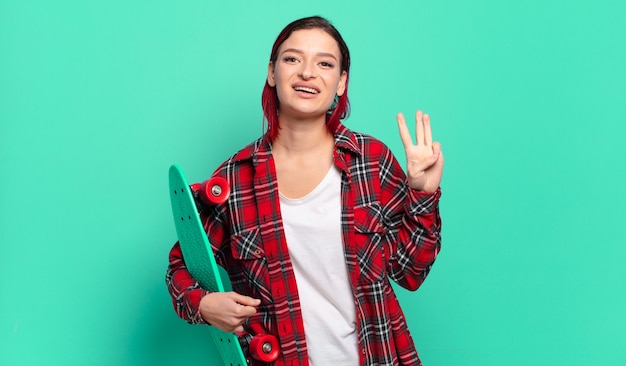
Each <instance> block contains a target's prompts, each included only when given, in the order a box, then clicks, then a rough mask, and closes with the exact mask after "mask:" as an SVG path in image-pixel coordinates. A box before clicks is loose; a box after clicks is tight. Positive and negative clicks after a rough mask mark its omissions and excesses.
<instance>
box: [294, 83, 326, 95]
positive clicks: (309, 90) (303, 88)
mask: <svg viewBox="0 0 626 366" xmlns="http://www.w3.org/2000/svg"><path fill="white" fill-rule="evenodd" d="M293 89H294V90H295V91H297V92H303V93H308V94H319V93H320V91H319V90H318V89H316V88H313V87H308V86H301V85H296V86H294V87H293Z"/></svg>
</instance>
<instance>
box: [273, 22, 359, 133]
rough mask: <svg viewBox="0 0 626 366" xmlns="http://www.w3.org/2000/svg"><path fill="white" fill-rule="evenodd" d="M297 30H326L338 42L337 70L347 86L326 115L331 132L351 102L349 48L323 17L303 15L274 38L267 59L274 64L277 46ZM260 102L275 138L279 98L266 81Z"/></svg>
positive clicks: (344, 116) (347, 112)
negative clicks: (344, 73) (339, 58)
mask: <svg viewBox="0 0 626 366" xmlns="http://www.w3.org/2000/svg"><path fill="white" fill-rule="evenodd" d="M300 29H321V30H323V31H325V32H326V33H328V34H329V35H330V36H331V37H333V38H334V39H335V41H337V45H338V46H339V51H340V52H341V69H340V70H339V72H343V71H345V72H346V87H345V91H344V93H343V94H342V95H341V96H340V97H339V100H338V101H337V106H336V107H335V109H334V110H333V111H332V113H330V114H328V115H327V116H326V127H327V128H328V131H330V132H331V133H333V132H334V131H335V130H336V129H337V125H338V124H339V121H341V120H342V119H345V118H347V117H348V116H349V115H350V101H349V100H348V80H349V79H350V51H349V50H348V46H347V45H346V42H344V40H343V38H342V37H341V34H339V31H337V29H336V28H335V27H334V26H333V25H332V24H331V23H330V22H329V21H328V20H326V19H325V18H322V17H319V16H313V17H308V18H302V19H298V20H295V21H293V22H291V23H289V24H288V25H287V26H286V27H285V28H284V29H283V30H282V31H281V32H280V34H279V35H278V37H276V41H275V42H274V46H273V47H272V53H271V54H270V62H271V63H272V64H275V63H276V59H277V57H278V49H279V48H280V46H281V45H282V44H283V42H285V40H286V39H287V38H289V36H291V33H293V32H294V31H297V30H300ZM261 105H262V106H263V116H264V117H265V120H267V135H268V137H269V139H270V141H274V140H275V139H276V137H277V136H278V130H279V128H280V126H279V125H278V106H279V100H278V95H277V94H276V88H275V87H271V86H270V85H269V84H268V83H267V80H265V87H264V88H263V94H262V95H261Z"/></svg>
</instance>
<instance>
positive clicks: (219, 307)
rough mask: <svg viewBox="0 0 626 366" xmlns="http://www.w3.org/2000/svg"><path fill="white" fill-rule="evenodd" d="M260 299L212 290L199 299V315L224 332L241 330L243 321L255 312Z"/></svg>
mask: <svg viewBox="0 0 626 366" xmlns="http://www.w3.org/2000/svg"><path fill="white" fill-rule="evenodd" d="M260 303H261V300H258V299H253V298H251V297H249V296H244V295H240V294H238V293H236V292H212V293H209V294H207V295H205V296H204V297H203V298H202V299H201V300H200V315H202V317H203V318H204V320H206V321H207V323H209V324H211V325H212V326H214V327H216V328H218V329H220V330H223V331H224V332H234V333H238V332H243V323H245V322H246V320H247V319H248V318H249V317H250V316H252V315H254V314H256V307H257V306H259V304H260Z"/></svg>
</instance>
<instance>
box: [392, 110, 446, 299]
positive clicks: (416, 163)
mask: <svg viewBox="0 0 626 366" xmlns="http://www.w3.org/2000/svg"><path fill="white" fill-rule="evenodd" d="M398 127H399V130H400V136H401V138H402V142H403V144H404V148H405V152H406V156H407V176H405V174H404V172H403V171H402V168H401V167H400V165H399V164H398V162H397V161H396V159H395V158H394V157H393V155H392V154H391V152H389V151H387V155H386V156H382V157H381V162H380V164H381V167H382V169H381V177H380V179H381V191H382V192H383V197H382V199H383V202H386V203H385V207H386V208H387V209H388V210H389V212H388V213H387V215H386V216H387V217H389V218H390V221H391V222H390V227H391V228H392V229H391V232H390V233H389V234H390V238H389V240H388V248H387V251H388V256H389V260H388V268H387V269H388V273H389V275H390V277H391V278H392V279H393V280H395V281H396V282H398V283H399V284H400V285H402V286H403V287H406V288H408V289H410V290H415V289H417V288H418V287H419V286H420V285H421V284H422V283H423V281H424V280H425V279H426V276H427V275H428V273H429V272H430V269H431V267H432V265H433V263H434V261H435V258H436V257H437V254H438V253H439V250H440V248H441V218H440V216H439V197H440V196H441V190H440V188H439V184H440V182H441V177H442V172H443V153H442V152H441V146H440V145H439V143H436V142H435V143H433V142H432V133H431V129H430V118H429V117H428V115H423V114H422V112H421V111H418V112H417V113H416V138H417V144H416V145H413V141H412V138H411V137H410V135H409V132H408V128H407V126H406V122H405V120H404V116H403V115H402V114H398Z"/></svg>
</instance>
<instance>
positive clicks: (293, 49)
mask: <svg viewBox="0 0 626 366" xmlns="http://www.w3.org/2000/svg"><path fill="white" fill-rule="evenodd" d="M285 52H294V53H298V54H304V51H302V50H299V49H297V48H287V49H286V50H284V51H283V52H281V53H280V54H281V55H282V54H284V53H285ZM316 55H317V56H323V57H332V58H334V59H335V60H337V57H336V56H335V55H333V54H332V53H328V52H318V53H317V54H316Z"/></svg>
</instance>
